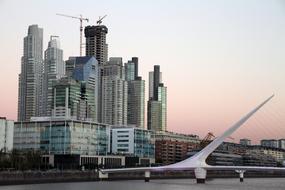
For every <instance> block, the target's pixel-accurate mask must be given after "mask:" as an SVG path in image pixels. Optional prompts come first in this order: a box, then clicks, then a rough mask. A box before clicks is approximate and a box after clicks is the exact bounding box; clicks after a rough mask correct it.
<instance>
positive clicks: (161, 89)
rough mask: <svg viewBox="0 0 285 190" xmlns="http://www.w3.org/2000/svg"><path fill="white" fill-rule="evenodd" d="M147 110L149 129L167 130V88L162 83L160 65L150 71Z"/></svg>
mask: <svg viewBox="0 0 285 190" xmlns="http://www.w3.org/2000/svg"><path fill="white" fill-rule="evenodd" d="M147 112H148V113H147V116H148V118H147V128H148V129H149V130H154V131H166V130H167V88H166V87H165V86H164V84H163V83H162V80H161V72H160V66H159V65H155V66H154V71H153V72H150V73H149V100H148V104H147Z"/></svg>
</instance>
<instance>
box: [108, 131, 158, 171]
mask: <svg viewBox="0 0 285 190" xmlns="http://www.w3.org/2000/svg"><path fill="white" fill-rule="evenodd" d="M111 139H112V140H111V141H112V142H111V143H110V145H111V150H112V154H118V155H125V156H126V157H127V158H126V162H131V160H133V161H135V160H136V159H137V162H136V164H139V165H149V164H151V163H154V162H155V149H154V148H155V140H154V139H155V136H154V132H153V131H149V130H145V129H140V128H137V127H131V126H112V129H111ZM126 165H129V166H130V165H133V164H131V163H126Z"/></svg>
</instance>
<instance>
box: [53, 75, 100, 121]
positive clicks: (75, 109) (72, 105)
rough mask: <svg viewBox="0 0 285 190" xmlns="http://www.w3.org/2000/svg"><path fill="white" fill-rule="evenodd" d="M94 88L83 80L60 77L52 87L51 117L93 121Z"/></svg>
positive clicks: (94, 116)
mask: <svg viewBox="0 0 285 190" xmlns="http://www.w3.org/2000/svg"><path fill="white" fill-rule="evenodd" d="M94 100H95V98H94V88H92V87H91V86H90V85H87V84H86V82H85V81H76V80H74V79H72V78H68V77H65V78H61V79H60V80H57V81H56V83H55V84H54V87H53V109H52V118H65V119H76V120H82V121H95V119H96V110H95V101H94Z"/></svg>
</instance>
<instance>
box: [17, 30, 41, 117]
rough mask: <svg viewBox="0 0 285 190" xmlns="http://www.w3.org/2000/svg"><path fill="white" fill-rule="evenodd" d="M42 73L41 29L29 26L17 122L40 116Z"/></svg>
mask: <svg viewBox="0 0 285 190" xmlns="http://www.w3.org/2000/svg"><path fill="white" fill-rule="evenodd" d="M42 73H43V29H42V28H39V27H38V25H31V26H29V29H28V35H27V36H26V37H25V38H24V55H23V57H22V61H21V73H20V74H19V90H18V121H27V120H29V119H30V118H31V117H35V116H39V115H40V110H41V108H40V105H42V104H41V100H42V99H41V97H42V96H41V95H42Z"/></svg>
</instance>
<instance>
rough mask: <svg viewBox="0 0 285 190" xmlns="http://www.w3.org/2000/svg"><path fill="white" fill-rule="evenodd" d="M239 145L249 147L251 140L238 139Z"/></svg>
mask: <svg viewBox="0 0 285 190" xmlns="http://www.w3.org/2000/svg"><path fill="white" fill-rule="evenodd" d="M239 144H241V145H245V146H248V145H251V140H250V139H240V141H239Z"/></svg>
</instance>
